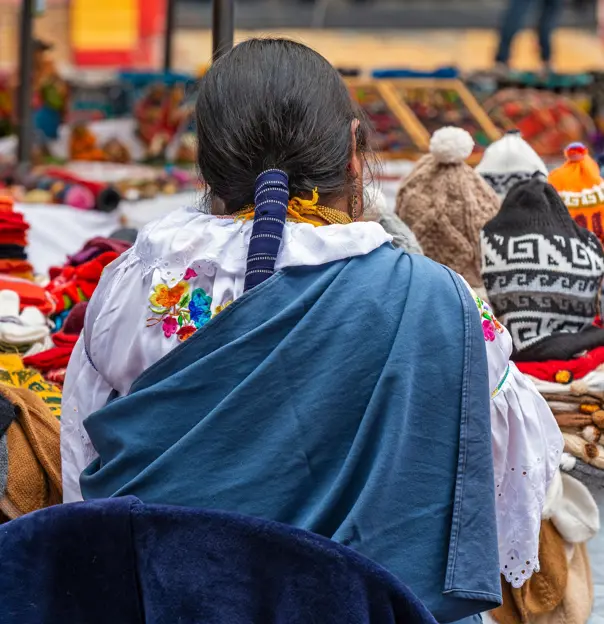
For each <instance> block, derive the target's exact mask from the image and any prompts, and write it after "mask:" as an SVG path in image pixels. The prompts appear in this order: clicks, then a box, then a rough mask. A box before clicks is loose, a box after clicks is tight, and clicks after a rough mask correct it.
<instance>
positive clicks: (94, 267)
mask: <svg viewBox="0 0 604 624" xmlns="http://www.w3.org/2000/svg"><path fill="white" fill-rule="evenodd" d="M80 253H81V252H80ZM76 255H77V254H76ZM118 255H119V254H117V253H116V252H115V251H105V252H103V253H101V254H100V255H98V256H96V257H93V258H91V259H90V260H87V261H86V262H83V263H82V264H78V265H77V266H73V265H72V264H66V265H65V266H63V267H53V268H51V269H50V283H49V284H48V285H47V286H46V292H47V293H48V294H49V295H50V297H51V299H52V301H53V303H54V313H55V314H61V313H62V312H64V311H67V310H71V308H73V306H75V305H76V304H77V303H80V302H81V301H88V300H89V299H90V297H92V293H93V292H94V290H95V288H96V287H97V284H98V283H99V280H100V279H101V275H102V273H103V269H104V268H105V267H106V266H107V265H108V264H109V263H111V262H113V261H114V260H115V259H116V258H117V257H118Z"/></svg>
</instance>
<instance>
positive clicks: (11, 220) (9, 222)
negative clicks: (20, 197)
mask: <svg viewBox="0 0 604 624" xmlns="http://www.w3.org/2000/svg"><path fill="white" fill-rule="evenodd" d="M5 225H6V226H7V227H14V228H19V229H23V230H28V229H29V224H28V223H27V222H26V221H25V220H24V219H23V215H22V214H21V213H20V212H0V227H4V226H5Z"/></svg>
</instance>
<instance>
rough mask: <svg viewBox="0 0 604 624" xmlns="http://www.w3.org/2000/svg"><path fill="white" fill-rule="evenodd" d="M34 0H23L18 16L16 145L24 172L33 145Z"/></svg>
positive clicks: (19, 161)
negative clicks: (17, 122)
mask: <svg viewBox="0 0 604 624" xmlns="http://www.w3.org/2000/svg"><path fill="white" fill-rule="evenodd" d="M33 22H34V0H23V2H22V3H21V16H20V28H19V30H20V39H19V97H18V109H17V110H18V119H19V126H18V145H17V160H18V163H19V170H20V171H21V172H22V173H25V169H27V168H28V167H29V164H30V161H31V151H32V145H33V132H34V130H33V113H32V106H31V101H32V93H33V85H32V79H33V76H32V74H33V63H34V38H33Z"/></svg>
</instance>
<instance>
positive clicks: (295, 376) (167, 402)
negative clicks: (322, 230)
mask: <svg viewBox="0 0 604 624" xmlns="http://www.w3.org/2000/svg"><path fill="white" fill-rule="evenodd" d="M85 427H86V430H87V431H88V434H89V435H90V438H91V440H92V443H93V445H94V447H95V449H96V450H97V451H98V453H99V456H100V457H99V459H97V460H96V461H95V462H93V463H92V464H91V465H90V466H89V467H88V468H87V469H86V470H85V472H84V473H83V474H82V477H81V485H82V491H83V493H84V496H85V497H86V498H89V499H90V498H104V497H110V496H123V495H128V494H132V495H135V496H137V497H138V498H140V499H141V500H142V501H144V502H145V503H164V504H175V505H184V506H190V507H202V508H208V509H219V510H226V511H236V512H238V513H241V514H245V515H249V516H256V517H260V518H265V519H270V520H276V521H279V522H282V523H285V524H289V525H293V526H297V527H300V528H302V529H306V530H309V531H312V532H314V533H318V534H320V535H323V536H326V537H329V538H331V539H333V540H335V541H337V542H340V543H341V544H344V545H348V546H350V547H351V548H353V549H355V550H357V551H359V552H360V553H362V554H364V555H365V556H367V557H369V558H371V559H373V560H374V561H376V562H377V563H379V564H381V565H383V566H384V567H386V568H387V569H388V570H389V571H390V572H392V573H394V574H395V575H396V576H397V577H398V578H399V579H401V580H402V581H403V582H405V583H407V584H408V585H409V586H410V587H411V588H412V589H413V591H414V592H415V593H416V594H417V595H418V597H419V598H420V599H421V600H423V601H424V602H425V604H426V605H427V606H428V608H429V609H430V610H431V611H432V612H433V613H434V615H435V617H436V618H437V619H438V620H439V621H441V622H451V621H455V620H459V619H461V618H464V617H466V616H469V615H472V614H475V613H479V612H481V611H484V610H486V609H490V608H494V607H495V606H497V605H498V604H499V602H500V600H501V588H500V580H499V562H498V554H497V535H496V521H495V504H494V498H495V494H494V483H493V458H492V451H491V429H490V415H489V390H488V372H487V361H486V350H485V346H484V337H483V334H482V329H481V325H480V321H479V316H478V311H477V309H476V305H475V303H474V301H473V300H472V297H471V295H470V294H469V292H468V290H467V288H466V287H465V286H464V284H463V283H462V282H461V280H460V278H459V277H458V276H457V275H455V274H454V273H453V272H451V271H450V270H449V269H447V268H445V267H442V266H440V265H438V264H435V263H434V262H432V261H430V260H428V259H426V258H423V257H421V256H409V255H406V254H405V253H403V252H400V251H397V250H394V249H392V247H391V246H389V245H386V246H383V247H381V248H379V249H377V250H376V251H374V252H372V253H370V254H368V255H366V256H361V257H356V258H352V259H349V260H343V261H339V262H334V263H331V264H328V265H323V266H319V267H292V268H288V269H286V270H283V271H280V272H278V273H276V274H274V275H273V276H272V277H271V278H269V279H268V280H266V281H265V282H263V283H262V284H260V285H259V286H257V287H256V288H253V289H252V290H249V291H248V292H246V293H245V294H244V295H243V296H242V297H241V298H239V299H238V300H237V301H235V302H234V303H233V304H231V305H230V306H229V307H228V308H226V310H224V311H223V312H221V313H220V314H219V315H218V316H217V317H215V318H214V319H212V320H211V321H210V322H209V323H208V324H207V325H205V326H204V327H203V328H202V329H200V330H199V331H198V332H197V333H196V334H195V335H194V336H193V337H191V338H190V339H189V340H188V341H187V342H185V343H183V344H182V345H180V346H178V347H177V348H176V349H175V350H174V351H172V352H171V353H170V354H168V355H167V356H166V357H164V358H163V359H162V360H160V361H159V362H157V363H156V364H155V365H153V366H152V367H151V368H149V369H148V370H147V371H145V372H144V373H143V374H142V375H141V376H140V377H139V379H137V380H136V381H135V383H134V384H133V386H132V389H131V391H130V393H129V394H128V395H127V396H125V397H123V398H119V399H115V400H113V401H110V402H109V403H108V404H107V406H106V407H104V408H103V409H101V410H100V411H99V412H96V413H95V414H92V415H91V416H90V417H89V418H87V419H86V421H85Z"/></svg>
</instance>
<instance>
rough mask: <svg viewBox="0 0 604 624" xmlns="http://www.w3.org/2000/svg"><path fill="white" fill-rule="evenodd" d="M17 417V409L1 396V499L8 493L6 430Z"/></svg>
mask: <svg viewBox="0 0 604 624" xmlns="http://www.w3.org/2000/svg"><path fill="white" fill-rule="evenodd" d="M16 417H17V413H16V411H15V407H14V406H13V404H12V403H10V401H8V400H7V399H5V398H4V397H3V396H2V395H0V498H2V497H3V496H4V492H5V491H6V483H7V481H8V446H7V443H6V430H7V429H8V428H9V427H10V425H11V424H12V422H13V420H15V418H16Z"/></svg>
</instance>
